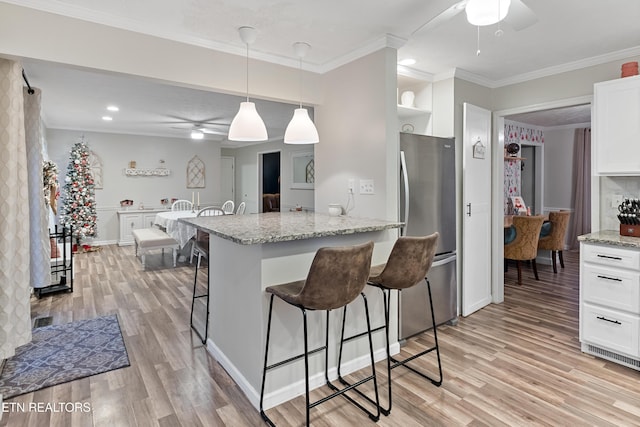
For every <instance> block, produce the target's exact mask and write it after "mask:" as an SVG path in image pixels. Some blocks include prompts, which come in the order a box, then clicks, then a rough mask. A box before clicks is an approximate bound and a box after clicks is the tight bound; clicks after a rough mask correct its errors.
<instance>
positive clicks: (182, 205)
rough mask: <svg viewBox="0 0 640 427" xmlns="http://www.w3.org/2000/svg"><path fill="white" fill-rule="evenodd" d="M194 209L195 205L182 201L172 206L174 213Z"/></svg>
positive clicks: (177, 201)
mask: <svg viewBox="0 0 640 427" xmlns="http://www.w3.org/2000/svg"><path fill="white" fill-rule="evenodd" d="M192 209H193V203H191V202H190V201H188V200H184V199H180V200H176V201H175V202H173V204H172V205H171V210H172V211H190V210H192Z"/></svg>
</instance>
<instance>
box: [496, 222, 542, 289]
mask: <svg viewBox="0 0 640 427" xmlns="http://www.w3.org/2000/svg"><path fill="white" fill-rule="evenodd" d="M543 222H544V216H543V215H537V216H519V215H517V216H514V217H513V227H514V228H515V231H516V237H515V238H514V239H513V241H512V242H511V243H508V244H506V245H504V258H505V267H506V260H508V259H510V260H514V261H515V262H516V267H517V269H518V285H522V267H521V265H520V264H521V262H520V261H531V267H532V268H533V274H534V276H535V278H536V280H540V278H539V277H538V267H537V266H536V256H537V255H538V239H539V238H540V230H541V229H542V223H543Z"/></svg>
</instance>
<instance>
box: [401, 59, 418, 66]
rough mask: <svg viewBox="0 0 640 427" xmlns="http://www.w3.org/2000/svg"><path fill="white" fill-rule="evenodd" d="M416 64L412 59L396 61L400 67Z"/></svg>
mask: <svg viewBox="0 0 640 427" xmlns="http://www.w3.org/2000/svg"><path fill="white" fill-rule="evenodd" d="M415 63H416V60H415V59H413V58H405V59H403V60H401V61H398V64H400V65H414V64H415Z"/></svg>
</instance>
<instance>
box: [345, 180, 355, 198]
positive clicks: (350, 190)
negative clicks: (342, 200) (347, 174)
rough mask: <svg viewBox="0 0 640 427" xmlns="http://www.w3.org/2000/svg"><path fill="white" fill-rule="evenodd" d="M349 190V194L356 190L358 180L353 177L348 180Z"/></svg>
mask: <svg viewBox="0 0 640 427" xmlns="http://www.w3.org/2000/svg"><path fill="white" fill-rule="evenodd" d="M347 191H348V192H349V194H353V193H355V192H356V180H355V179H353V178H351V179H349V181H347Z"/></svg>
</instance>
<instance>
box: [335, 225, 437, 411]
mask: <svg viewBox="0 0 640 427" xmlns="http://www.w3.org/2000/svg"><path fill="white" fill-rule="evenodd" d="M439 237H440V235H439V234H438V233H433V234H431V235H430V236H426V237H408V236H407V237H400V238H398V240H397V241H396V243H395V244H394V245H393V249H392V250H391V254H390V255H389V259H388V260H387V262H386V264H381V265H377V266H374V267H372V268H371V272H370V275H369V279H368V281H367V284H368V285H371V286H375V287H377V288H378V289H380V290H381V291H382V294H383V300H384V319H385V323H384V325H383V326H380V327H377V328H375V329H373V331H372V332H375V331H379V330H381V329H384V331H385V338H386V344H387V379H388V396H389V407H388V408H383V407H380V412H382V413H383V414H384V415H389V413H390V412H391V404H392V400H391V370H392V369H395V368H397V367H398V366H404V367H405V368H407V369H409V370H410V371H412V372H415V373H416V374H418V375H420V376H421V377H423V378H425V379H428V380H429V381H431V383H433V384H434V385H435V386H436V387H440V385H441V384H442V365H441V363H440V348H439V346H438V335H437V332H436V321H435V315H434V312H433V299H432V298H431V284H430V283H429V280H428V279H427V277H426V275H427V272H428V271H429V269H430V268H431V264H432V262H433V257H434V255H435V252H436V246H437V245H438V238H439ZM422 280H425V281H426V282H427V291H428V296H429V301H428V303H429V307H430V309H431V321H432V323H433V338H434V341H435V345H434V346H433V347H430V348H428V349H426V350H424V351H422V352H420V353H418V354H414V355H413V356H410V357H407V358H405V359H404V360H398V359H396V358H394V357H391V354H390V351H389V299H390V297H391V291H392V290H397V291H398V292H401V291H402V290H403V289H407V288H410V287H412V286H415V285H417V284H419V283H420V282H422ZM343 334H344V324H343ZM363 334H364V333H360V334H357V335H354V336H351V337H348V338H344V336H342V337H341V345H342V342H347V341H350V340H352V339H355V338H358V337H360V336H362V335H363ZM434 350H435V351H436V355H437V360H438V373H439V379H437V380H436V379H433V378H431V377H429V376H428V375H426V374H425V373H423V372H420V371H419V370H417V369H415V368H413V367H411V366H409V365H407V363H408V362H411V361H412V360H414V359H416V358H418V357H421V356H423V355H425V354H427V353H431V352H432V351H434ZM341 355H342V348H341V350H340V356H339V358H338V360H340V357H341ZM392 362H393V363H392ZM338 378H339V380H340V382H342V383H343V384H345V385H348V384H349V383H348V382H347V381H345V380H344V378H342V376H341V374H340V364H338ZM356 391H358V390H356ZM363 397H364V398H366V399H367V400H369V401H371V400H370V399H369V398H368V397H367V396H363ZM372 403H373V402H372Z"/></svg>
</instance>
